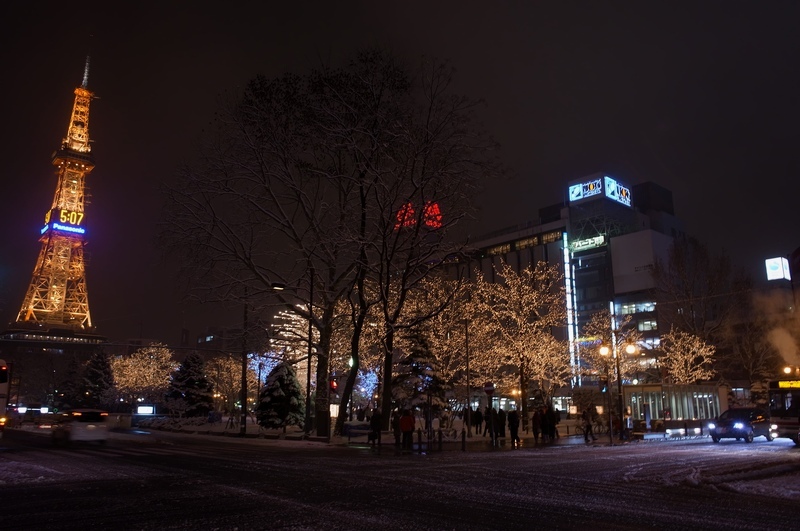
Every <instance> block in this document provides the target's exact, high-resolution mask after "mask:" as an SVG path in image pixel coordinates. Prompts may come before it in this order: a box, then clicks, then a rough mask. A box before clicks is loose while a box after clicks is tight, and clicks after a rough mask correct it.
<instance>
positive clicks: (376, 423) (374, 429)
mask: <svg viewBox="0 0 800 531" xmlns="http://www.w3.org/2000/svg"><path fill="white" fill-rule="evenodd" d="M368 438H369V440H370V442H372V447H373V448H374V447H375V445H376V444H379V443H380V439H381V412H380V410H378V408H375V409H373V410H372V416H371V417H370V418H369V437H368Z"/></svg>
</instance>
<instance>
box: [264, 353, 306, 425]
mask: <svg viewBox="0 0 800 531" xmlns="http://www.w3.org/2000/svg"><path fill="white" fill-rule="evenodd" d="M305 409H306V401H305V398H304V397H303V391H302V389H301V388H300V382H299V381H298V380H297V373H296V372H295V370H294V367H293V366H292V365H291V364H290V363H288V362H285V361H284V362H280V363H279V364H278V365H276V366H275V368H274V369H272V371H271V372H270V373H269V376H267V381H266V383H265V384H264V387H263V388H262V389H261V393H260V394H259V402H258V407H257V408H256V418H257V419H258V424H259V425H260V426H262V427H264V428H272V429H276V428H283V431H284V432H285V431H286V427H287V426H301V427H302V426H303V422H304V418H305Z"/></svg>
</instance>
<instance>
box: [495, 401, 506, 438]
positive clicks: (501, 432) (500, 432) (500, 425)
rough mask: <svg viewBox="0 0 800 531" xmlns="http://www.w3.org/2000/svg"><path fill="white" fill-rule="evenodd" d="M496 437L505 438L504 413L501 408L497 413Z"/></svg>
mask: <svg viewBox="0 0 800 531" xmlns="http://www.w3.org/2000/svg"><path fill="white" fill-rule="evenodd" d="M497 437H498V438H500V437H502V438H503V439H505V438H506V411H505V409H503V408H500V411H498V412H497Z"/></svg>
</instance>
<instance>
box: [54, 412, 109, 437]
mask: <svg viewBox="0 0 800 531" xmlns="http://www.w3.org/2000/svg"><path fill="white" fill-rule="evenodd" d="M107 421H108V412H107V411H104V410H102V409H71V410H69V411H64V412H61V413H59V414H58V415H57V416H56V421H55V423H54V424H53V428H52V430H53V443H55V444H57V445H67V444H69V443H71V442H74V441H87V442H97V443H100V444H105V443H106V441H107V440H108V423H107Z"/></svg>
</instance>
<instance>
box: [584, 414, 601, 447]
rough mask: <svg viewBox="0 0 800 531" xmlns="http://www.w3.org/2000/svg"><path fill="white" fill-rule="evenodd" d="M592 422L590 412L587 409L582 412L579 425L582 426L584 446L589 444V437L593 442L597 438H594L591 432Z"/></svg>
mask: <svg viewBox="0 0 800 531" xmlns="http://www.w3.org/2000/svg"><path fill="white" fill-rule="evenodd" d="M592 420H593V419H592V412H591V410H590V409H589V408H588V407H587V408H586V409H584V410H583V413H582V414H581V424H582V426H583V440H584V441H585V442H586V444H589V438H590V437H591V439H592V440H593V441H596V440H597V437H595V435H594V431H593V430H592Z"/></svg>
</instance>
